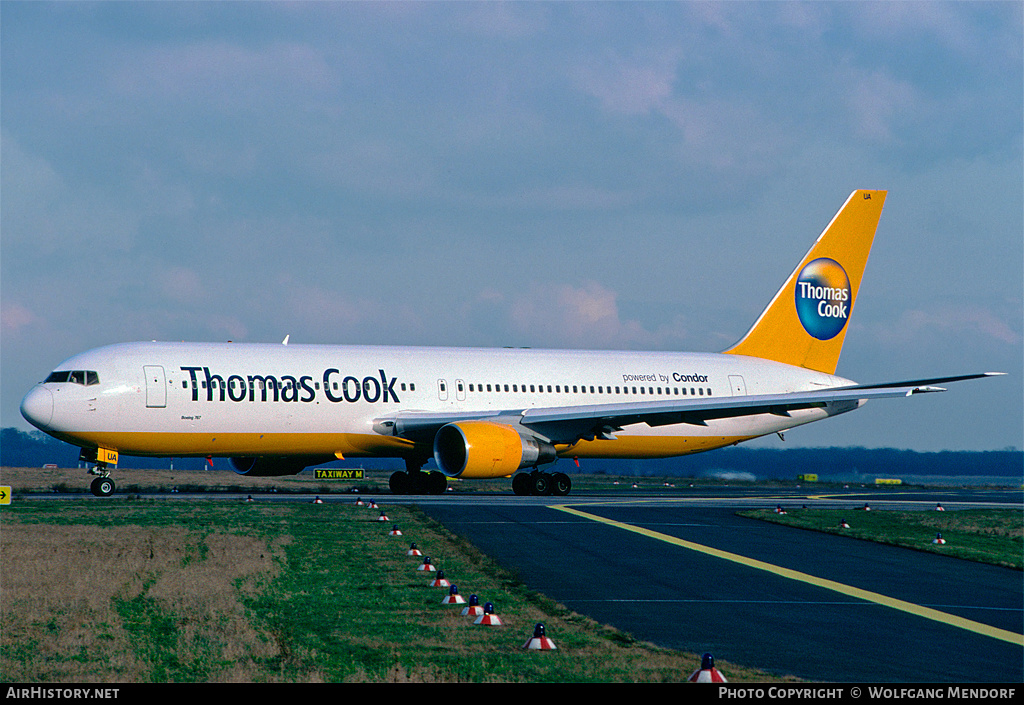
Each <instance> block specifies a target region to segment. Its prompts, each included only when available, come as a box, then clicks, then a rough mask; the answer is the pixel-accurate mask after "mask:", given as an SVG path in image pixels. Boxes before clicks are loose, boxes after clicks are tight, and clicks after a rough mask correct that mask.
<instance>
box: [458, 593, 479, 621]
mask: <svg viewBox="0 0 1024 705" xmlns="http://www.w3.org/2000/svg"><path fill="white" fill-rule="evenodd" d="M483 613H484V608H483V607H481V606H480V598H479V597H477V596H476V595H470V596H469V604H468V605H466V607H465V608H464V609H463V610H462V616H463V617H478V616H480V615H482V614H483Z"/></svg>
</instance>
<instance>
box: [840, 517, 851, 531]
mask: <svg viewBox="0 0 1024 705" xmlns="http://www.w3.org/2000/svg"><path fill="white" fill-rule="evenodd" d="M839 528H840V529H849V528H850V525H849V524H847V523H846V519H843V520H842V521H840V522H839Z"/></svg>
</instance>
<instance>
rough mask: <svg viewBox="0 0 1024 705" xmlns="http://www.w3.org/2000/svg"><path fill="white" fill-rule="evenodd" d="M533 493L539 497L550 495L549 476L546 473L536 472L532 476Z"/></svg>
mask: <svg viewBox="0 0 1024 705" xmlns="http://www.w3.org/2000/svg"><path fill="white" fill-rule="evenodd" d="M533 493H534V494H535V495H540V496H541V497H543V496H545V495H549V494H551V476H550V475H548V474H547V473H546V472H538V473H536V474H534V476H533Z"/></svg>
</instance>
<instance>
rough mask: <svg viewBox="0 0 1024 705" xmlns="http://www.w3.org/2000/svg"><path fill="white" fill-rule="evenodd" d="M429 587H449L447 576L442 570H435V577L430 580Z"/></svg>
mask: <svg viewBox="0 0 1024 705" xmlns="http://www.w3.org/2000/svg"><path fill="white" fill-rule="evenodd" d="M430 587H451V583H450V582H448V578H446V577H444V571H443V570H439V571H437V577H436V578H434V579H433V580H431V581H430Z"/></svg>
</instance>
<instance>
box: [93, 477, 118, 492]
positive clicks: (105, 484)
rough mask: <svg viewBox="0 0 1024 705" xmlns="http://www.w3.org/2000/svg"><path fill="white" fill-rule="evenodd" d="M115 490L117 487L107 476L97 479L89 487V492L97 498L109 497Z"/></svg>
mask: <svg viewBox="0 0 1024 705" xmlns="http://www.w3.org/2000/svg"><path fill="white" fill-rule="evenodd" d="M115 489H117V486H116V485H115V484H114V481H113V480H111V479H110V477H109V476H100V477H97V478H96V479H95V480H93V481H92V483H91V484H90V485H89V490H90V491H91V492H92V493H93V494H94V495H96V496H97V497H109V496H110V495H112V494H114V490H115Z"/></svg>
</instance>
